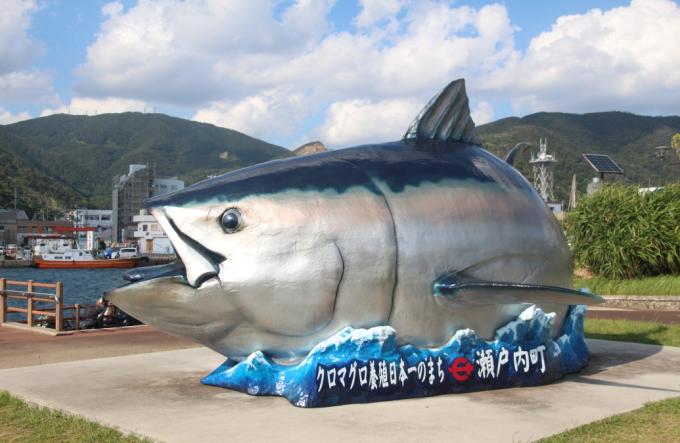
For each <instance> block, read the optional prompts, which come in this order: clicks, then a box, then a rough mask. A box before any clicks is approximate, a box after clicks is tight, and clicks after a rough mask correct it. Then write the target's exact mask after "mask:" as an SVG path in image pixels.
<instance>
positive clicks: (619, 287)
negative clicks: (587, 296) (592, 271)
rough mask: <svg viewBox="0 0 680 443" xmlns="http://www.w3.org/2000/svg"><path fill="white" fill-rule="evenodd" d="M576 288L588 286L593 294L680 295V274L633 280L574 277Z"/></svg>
mask: <svg viewBox="0 0 680 443" xmlns="http://www.w3.org/2000/svg"><path fill="white" fill-rule="evenodd" d="M573 286H574V287H575V288H579V289H580V288H588V289H589V290H590V292H592V293H593V294H601V295H602V294H604V295H680V275H659V276H657V277H646V278H638V279H633V280H610V279H608V278H604V277H592V278H581V277H574V282H573Z"/></svg>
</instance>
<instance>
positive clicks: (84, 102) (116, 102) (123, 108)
mask: <svg viewBox="0 0 680 443" xmlns="http://www.w3.org/2000/svg"><path fill="white" fill-rule="evenodd" d="M151 109H152V107H151V106H149V105H147V104H146V103H144V102H142V101H139V100H130V99H121V98H115V97H107V98H91V97H74V98H73V99H71V102H70V104H68V105H62V106H59V107H57V108H51V109H44V110H43V111H42V112H41V114H40V115H41V116H42V117H44V116H46V115H51V114H76V115H97V114H107V113H111V112H127V111H136V112H144V111H150V110H151Z"/></svg>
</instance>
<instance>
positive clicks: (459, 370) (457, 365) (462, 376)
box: [449, 357, 475, 381]
mask: <svg viewBox="0 0 680 443" xmlns="http://www.w3.org/2000/svg"><path fill="white" fill-rule="evenodd" d="M474 370H475V367H474V366H472V364H471V363H470V360H468V359H467V358H465V357H458V358H456V359H455V360H454V361H453V363H451V366H449V372H450V373H451V375H453V378H455V379H456V380H458V381H466V380H467V379H468V378H470V375H472V371H474Z"/></svg>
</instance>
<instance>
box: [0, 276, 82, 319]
mask: <svg viewBox="0 0 680 443" xmlns="http://www.w3.org/2000/svg"><path fill="white" fill-rule="evenodd" d="M8 286H12V287H23V288H24V289H23V290H22V289H8ZM36 289H38V290H42V291H38V290H36ZM44 290H53V291H54V292H53V293H51V292H44ZM12 299H13V300H19V301H22V302H25V305H24V306H12V305H10V304H9V303H7V302H8V300H12ZM41 304H42V305H41ZM44 304H48V305H53V307H45V306H44ZM86 308H88V306H87V305H80V304H75V305H70V306H64V284H63V283H62V282H56V283H40V282H34V281H33V280H28V281H17V280H8V279H6V278H0V324H1V323H8V324H11V323H15V322H8V321H7V316H8V314H10V313H21V314H25V315H26V326H28V327H33V326H36V323H37V322H36V321H35V318H34V316H36V315H41V316H44V317H47V318H53V319H54V328H48V329H53V330H54V331H55V332H57V333H59V332H63V331H64V320H65V319H66V320H72V321H73V323H74V326H75V329H76V330H79V329H80V321H81V320H83V319H84V317H83V316H82V315H81V309H86ZM69 311H71V312H72V315H71V316H70V317H64V313H65V312H69Z"/></svg>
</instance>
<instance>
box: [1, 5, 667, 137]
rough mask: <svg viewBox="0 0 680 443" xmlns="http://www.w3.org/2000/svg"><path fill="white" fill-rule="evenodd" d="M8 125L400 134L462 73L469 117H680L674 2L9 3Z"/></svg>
mask: <svg viewBox="0 0 680 443" xmlns="http://www.w3.org/2000/svg"><path fill="white" fill-rule="evenodd" d="M3 8H4V9H3V18H0V124H7V123H11V122H13V121H18V120H22V119H26V118H33V117H39V116H42V115H49V114H51V113H58V112H70V113H73V114H89V115H93V114H95V113H105V112H121V111H127V110H132V111H142V112H144V111H146V112H152V111H154V110H155V111H156V112H163V113H167V114H171V115H176V116H179V117H183V118H189V119H194V120H198V121H204V122H209V123H214V124H217V125H219V126H224V127H230V128H233V129H236V130H240V131H243V132H246V133H248V134H251V135H254V136H257V137H260V138H264V139H265V140H267V141H270V142H273V143H277V144H281V145H283V146H286V147H290V148H294V147H295V146H297V145H299V144H301V143H304V142H306V141H309V140H314V139H320V140H322V141H324V142H325V143H327V144H329V145H330V146H332V147H338V146H344V145H348V144H355V143H362V142H367V141H376V140H384V139H396V138H399V137H400V136H401V135H402V133H403V132H404V130H405V129H406V127H407V126H408V123H409V122H410V120H411V119H412V118H413V117H414V116H415V114H416V113H417V112H418V110H419V109H420V107H422V106H423V105H424V103H426V101H427V100H428V99H429V97H431V96H432V95H433V94H434V93H436V92H437V91H438V90H439V89H441V88H442V87H443V86H445V84H446V83H447V82H448V81H450V80H453V79H455V78H459V77H464V78H465V79H466V82H467V87H468V95H469V96H470V103H471V107H472V112H473V117H474V118H475V120H476V121H477V122H478V123H484V122H488V121H493V120H496V119H499V118H503V117H507V116H510V115H520V116H521V115H526V114H528V113H532V112H537V111H565V112H579V113H580V112H593V111H606V110H623V111H629V112H635V113H640V114H650V115H660V114H664V115H667V114H678V113H680V112H679V110H678V103H680V92H679V91H680V33H678V32H677V30H678V29H680V5H679V4H678V2H677V1H673V0H634V1H632V2H631V1H616V0H610V1H606V0H605V1H599V2H595V1H586V0H569V1H567V0H564V1H545V2H536V1H532V2H530V1H506V2H493V1H435V0H432V1H430V0H421V1H409V0H370V1H369V0H364V1H361V0H337V1H335V2H333V1H329V0H311V1H297V2H296V1H283V2H275V1H268V0H252V1H241V2H239V1H226V0H203V1H176V0H139V1H138V0H125V1H114V2H112V1H102V0H89V1H75V0H5V1H4V2H3Z"/></svg>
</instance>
